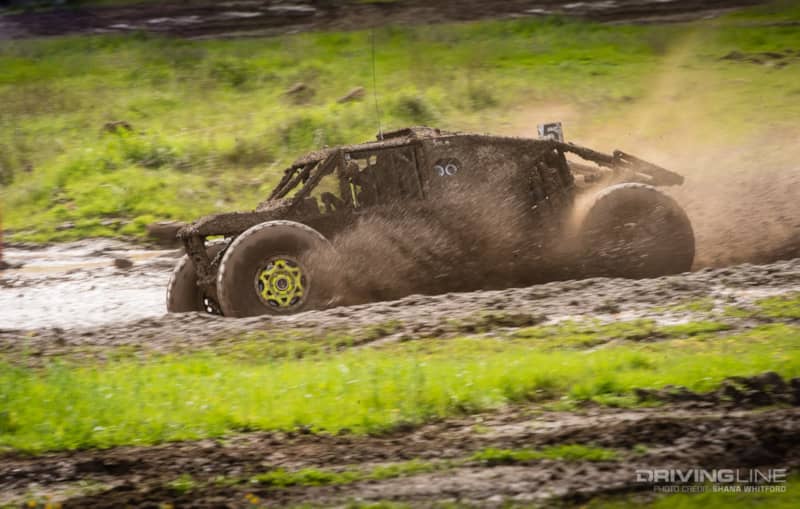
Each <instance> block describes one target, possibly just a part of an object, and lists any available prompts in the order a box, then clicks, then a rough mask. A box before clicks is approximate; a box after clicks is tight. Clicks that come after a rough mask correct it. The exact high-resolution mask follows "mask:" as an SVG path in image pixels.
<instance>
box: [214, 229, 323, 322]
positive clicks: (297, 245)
mask: <svg viewBox="0 0 800 509" xmlns="http://www.w3.org/2000/svg"><path fill="white" fill-rule="evenodd" d="M327 249H332V248H331V245H330V243H329V242H328V240H327V239H325V237H323V236H322V235H321V234H320V233H319V232H317V231H316V230H314V229H312V228H309V227H308V226H305V225H303V224H301V223H296V222H294V221H268V222H266V223H261V224H258V225H256V226H253V227H252V228H250V229H249V230H247V231H245V232H244V233H242V234H241V235H239V236H238V237H237V238H236V240H234V242H233V243H232V244H231V247H230V248H229V249H228V250H227V251H226V252H225V256H224V257H223V258H222V262H221V263H220V268H219V272H218V273H217V294H218V295H219V303H220V307H221V308H222V312H223V314H224V315H225V316H232V317H244V316H256V315H263V314H291V313H297V312H300V311H303V310H305V309H309V308H312V307H314V306H319V305H321V304H323V303H324V302H325V292H324V290H323V289H322V288H320V287H317V285H314V281H313V277H312V276H313V273H314V271H315V267H310V266H309V264H308V263H307V261H306V255H308V254H309V253H310V252H311V251H314V250H327Z"/></svg>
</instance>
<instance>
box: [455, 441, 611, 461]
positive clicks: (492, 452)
mask: <svg viewBox="0 0 800 509" xmlns="http://www.w3.org/2000/svg"><path fill="white" fill-rule="evenodd" d="M618 457H619V455H618V453H617V452H616V451H613V450H611V449H602V448H599V447H590V446H585V445H579V444H568V445H555V446H551V447H545V448H543V449H539V450H536V449H494V448H489V449H483V450H482V451H478V452H476V453H475V454H473V455H472V456H471V458H470V459H472V460H473V461H481V462H484V463H486V464H487V465H489V466H495V465H513V464H516V463H527V462H530V461H536V460H544V459H549V460H561V461H616V460H617V459H618Z"/></svg>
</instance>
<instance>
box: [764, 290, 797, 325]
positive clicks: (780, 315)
mask: <svg viewBox="0 0 800 509" xmlns="http://www.w3.org/2000/svg"><path fill="white" fill-rule="evenodd" d="M756 306H757V308H758V314H759V315H760V316H764V317H767V318H772V319H775V320H787V319H788V320H800V293H793V294H790V295H781V296H777V297H768V298H766V299H761V300H759V301H757V302H756Z"/></svg>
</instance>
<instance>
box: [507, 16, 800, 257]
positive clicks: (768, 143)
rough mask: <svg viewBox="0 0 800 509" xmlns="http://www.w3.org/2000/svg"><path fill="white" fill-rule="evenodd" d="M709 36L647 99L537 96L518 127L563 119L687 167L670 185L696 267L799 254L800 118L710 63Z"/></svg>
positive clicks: (596, 142)
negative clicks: (578, 100)
mask: <svg viewBox="0 0 800 509" xmlns="http://www.w3.org/2000/svg"><path fill="white" fill-rule="evenodd" d="M709 37H713V32H711V33H710V32H708V31H707V30H705V31H703V30H698V31H696V32H694V33H691V34H690V35H688V36H687V37H686V38H685V39H684V40H683V41H681V42H680V43H679V44H677V45H676V46H675V47H674V48H673V49H672V50H671V51H670V52H669V54H668V55H667V56H666V57H665V58H664V64H663V66H662V67H661V68H660V69H659V72H658V73H657V74H656V75H655V76H653V78H652V79H651V80H650V83H649V88H648V92H647V93H646V94H645V96H644V97H642V98H641V99H636V100H634V101H633V102H629V103H625V104H622V105H619V104H617V105H609V104H606V105H596V104H595V105H581V104H559V103H555V104H553V103H549V104H532V105H528V106H527V107H525V108H522V109H521V110H522V111H524V114H525V118H520V119H518V120H515V121H514V122H512V126H511V128H510V134H517V135H522V136H535V132H534V130H533V129H531V127H530V126H531V125H534V126H535V124H536V122H537V121H552V120H559V119H561V120H563V121H564V122H565V129H566V132H567V135H568V138H571V139H572V140H573V141H575V142H576V143H579V144H582V145H586V146H590V147H594V148H597V149H598V150H603V151H607V152H611V151H612V150H614V149H617V148H619V149H622V150H625V151H627V152H630V153H633V154H636V155H638V156H640V157H642V158H644V159H646V160H648V161H652V162H654V163H656V164H659V165H662V166H664V167H667V168H669V169H671V170H674V171H676V172H678V173H680V174H682V175H684V176H685V177H686V182H685V184H684V185H683V186H680V187H675V188H662V190H663V191H664V192H666V193H667V194H670V195H671V196H672V197H673V198H675V199H676V200H677V201H678V203H679V204H680V205H681V206H682V207H683V208H684V210H685V211H686V212H687V214H688V215H689V218H690V219H691V221H692V225H693V228H694V231H695V238H696V247H697V251H696V257H695V265H694V268H695V269H700V268H703V267H723V266H727V265H732V264H738V263H746V262H751V263H768V262H772V261H777V260H785V259H789V258H796V257H800V144H798V143H797V140H798V139H800V125H798V124H797V123H796V122H791V121H788V122H787V121H786V120H784V121H777V120H772V119H770V118H769V116H768V115H764V116H763V118H762V117H761V116H760V112H759V109H760V108H759V105H758V101H759V96H758V95H755V96H754V95H753V93H752V89H750V88H748V87H747V84H748V83H749V81H748V80H751V79H752V78H747V77H742V78H736V79H733V80H732V79H730V77H729V75H728V77H727V78H726V77H725V76H726V75H725V74H724V73H720V72H719V71H714V70H709V69H707V66H709V65H710V66H714V65H718V64H717V62H718V57H715V56H710V55H707V53H708V50H707V49H706V45H705V41H706V40H707V38H709ZM698 55H702V57H700V56H698ZM703 59H705V60H703ZM725 65H753V64H749V63H730V64H725ZM734 72H735V70H734ZM765 72H766V71H765ZM776 72H780V71H776ZM743 76H748V74H744V75H743ZM750 76H752V74H750ZM742 104H747V106H746V108H745V109H744V110H741V111H745V112H747V113H740V114H739V115H741V117H749V118H737V114H728V113H727V112H728V111H729V110H734V111H739V110H737V108H738V107H739V106H740V105H742ZM737 124H738V125H737ZM570 133H572V134H574V136H569V135H570ZM586 198H587V200H588V202H591V198H590V197H588V196H587V197H586ZM578 205H580V202H579V203H578Z"/></svg>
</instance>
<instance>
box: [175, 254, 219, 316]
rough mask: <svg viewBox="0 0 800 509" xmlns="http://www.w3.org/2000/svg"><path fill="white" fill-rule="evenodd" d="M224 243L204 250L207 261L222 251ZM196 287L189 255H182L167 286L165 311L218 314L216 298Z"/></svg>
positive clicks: (195, 276)
mask: <svg viewBox="0 0 800 509" xmlns="http://www.w3.org/2000/svg"><path fill="white" fill-rule="evenodd" d="M226 245H227V243H226V242H217V243H215V244H211V245H209V246H208V247H207V248H206V252H207V253H208V257H209V259H211V260H213V259H214V257H215V256H217V254H219V252H220V251H222V250H223V249H224V248H225V246H226ZM215 293H216V292H215V291H214V292H208V291H205V290H204V289H202V288H200V287H199V286H197V272H196V271H195V269H194V263H193V262H192V259H191V258H190V257H189V255H188V254H187V255H183V257H182V258H181V259H180V261H179V262H178V264H177V265H176V266H175V269H174V270H173V271H172V277H171V278H170V280H169V284H168V285H167V311H168V312H169V313H189V312H192V311H204V312H206V313H211V314H220V310H219V305H218V304H217V296H216V295H215Z"/></svg>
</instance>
